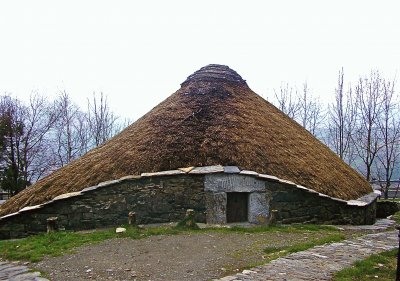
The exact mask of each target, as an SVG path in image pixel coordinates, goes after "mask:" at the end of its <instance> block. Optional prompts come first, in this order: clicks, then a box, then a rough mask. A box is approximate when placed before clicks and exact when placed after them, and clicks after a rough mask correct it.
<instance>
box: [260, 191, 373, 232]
mask: <svg viewBox="0 0 400 281" xmlns="http://www.w3.org/2000/svg"><path fill="white" fill-rule="evenodd" d="M267 189H268V190H271V194H272V198H271V206H270V209H271V210H272V212H271V215H272V216H273V217H272V221H271V222H273V223H282V224H291V223H316V224H373V223H374V222H375V217H376V199H375V198H374V197H372V201H370V202H368V203H366V204H364V205H362V204H361V203H360V204H357V203H355V202H354V204H351V203H352V202H351V201H350V202H349V201H344V200H340V199H335V200H333V199H332V198H330V197H328V196H326V195H325V196H324V195H323V194H321V193H317V192H305V191H303V190H301V189H298V188H295V187H294V186H293V185H291V184H283V183H268V184H267ZM349 203H350V204H349Z"/></svg>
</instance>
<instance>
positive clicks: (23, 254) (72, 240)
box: [0, 225, 339, 262]
mask: <svg viewBox="0 0 400 281" xmlns="http://www.w3.org/2000/svg"><path fill="white" fill-rule="evenodd" d="M125 228H126V229H127V231H126V232H125V233H122V234H116V233H115V229H114V228H113V229H106V230H94V231H90V232H69V231H63V232H54V233H50V234H38V235H33V236H30V237H27V238H24V239H19V240H4V241H0V256H1V257H3V258H5V259H8V260H27V261H31V262H37V261H40V260H42V259H43V258H44V256H46V255H48V256H59V255H63V254H66V253H73V250H74V248H76V247H79V246H82V245H85V244H93V243H98V242H101V241H104V240H107V239H111V238H116V237H120V238H123V237H125V238H132V239H141V238H145V237H148V236H152V235H175V234H180V233H188V232H198V233H202V232H218V233H232V232H239V233H260V232H271V231H273V232H285V233H287V232H290V233H302V232H304V231H321V230H329V231H337V229H336V228H334V227H331V226H320V225H293V226H271V227H269V226H261V227H251V228H245V227H232V228H207V229H200V230H192V229H179V228H173V227H151V228H145V229H139V228H136V227H129V226H125ZM338 235H339V234H338ZM306 248H307V246H306Z"/></svg>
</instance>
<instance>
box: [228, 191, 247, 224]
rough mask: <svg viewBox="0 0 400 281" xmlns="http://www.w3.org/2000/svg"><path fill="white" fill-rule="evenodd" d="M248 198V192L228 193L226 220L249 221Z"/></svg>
mask: <svg viewBox="0 0 400 281" xmlns="http://www.w3.org/2000/svg"><path fill="white" fill-rule="evenodd" d="M248 200H249V194H248V193H247V192H228V193H227V203H226V221H227V222H228V223H230V222H246V221H248Z"/></svg>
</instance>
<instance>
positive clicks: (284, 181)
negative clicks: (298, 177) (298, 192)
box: [279, 179, 296, 186]
mask: <svg viewBox="0 0 400 281" xmlns="http://www.w3.org/2000/svg"><path fill="white" fill-rule="evenodd" d="M279 182H281V183H286V184H290V185H294V186H296V184H295V183H294V182H292V181H288V180H283V179H279Z"/></svg>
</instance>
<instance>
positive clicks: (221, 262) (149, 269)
mask: <svg viewBox="0 0 400 281" xmlns="http://www.w3.org/2000/svg"><path fill="white" fill-rule="evenodd" d="M321 236H322V234H321V233H318V232H305V233H274V232H268V233H252V234H248V233H246V234H245V233H201V234H185V235H172V236H165V235H162V236H152V237H149V238H146V239H142V240H132V239H128V238H124V239H111V240H107V241H104V242H102V243H100V244H96V245H90V246H84V247H81V248H79V249H78V250H77V253H76V254H71V255H64V256H61V257H53V258H46V259H45V260H43V261H42V262H39V263H37V264H35V265H34V267H35V268H37V269H39V270H41V271H43V272H46V273H47V274H48V275H47V276H48V277H49V279H51V280H54V281H57V280H63V281H68V280H88V279H92V280H138V281H139V280H153V281H154V280H209V279H212V278H217V277H220V276H221V275H224V274H226V272H227V271H229V272H235V269H240V268H242V267H244V266H248V265H252V264H253V265H254V263H256V262H259V261H260V260H262V259H263V257H262V256H263V251H262V249H264V248H265V247H267V246H272V245H274V246H284V245H291V244H294V243H297V242H300V241H307V240H309V239H313V238H317V237H321Z"/></svg>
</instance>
